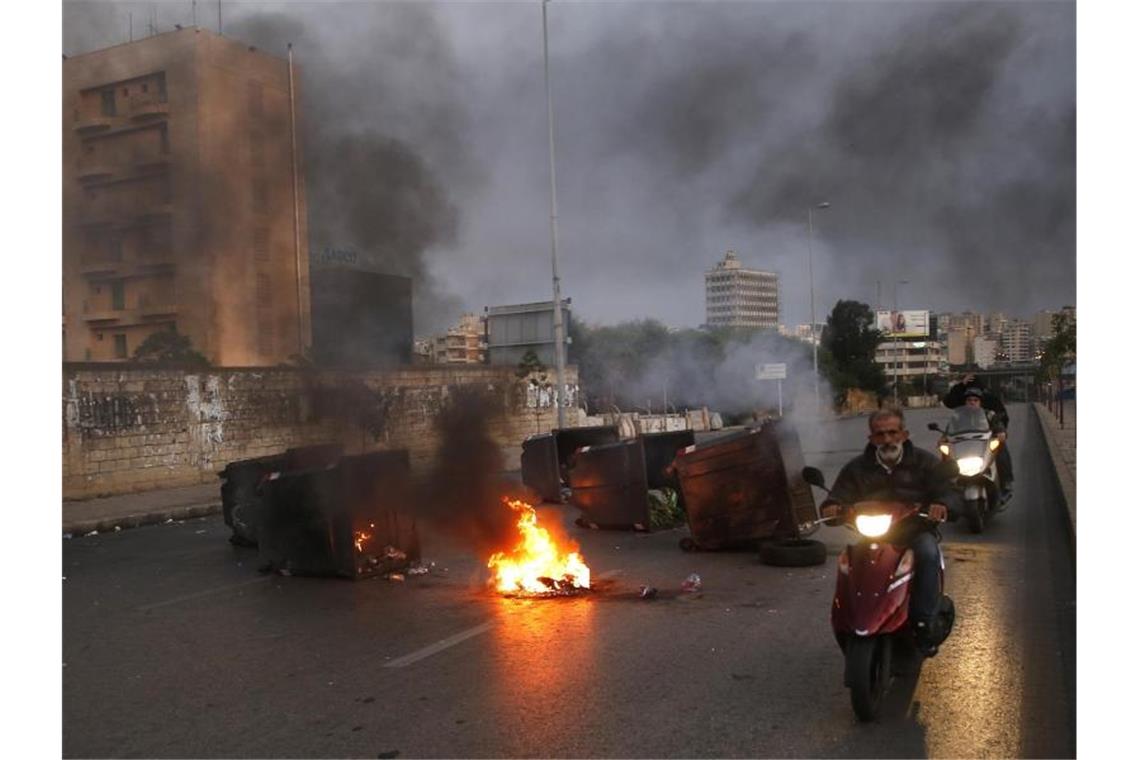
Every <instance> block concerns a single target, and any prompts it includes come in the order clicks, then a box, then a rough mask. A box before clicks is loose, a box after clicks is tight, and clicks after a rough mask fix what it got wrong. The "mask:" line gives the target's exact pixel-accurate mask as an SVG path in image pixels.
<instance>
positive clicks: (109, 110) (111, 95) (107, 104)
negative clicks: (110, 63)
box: [101, 89, 115, 116]
mask: <svg viewBox="0 0 1140 760" xmlns="http://www.w3.org/2000/svg"><path fill="white" fill-rule="evenodd" d="M101 94H102V96H103V115H104V116H114V115H115V91H114V90H113V89H111V90H103V92H102V93H101Z"/></svg>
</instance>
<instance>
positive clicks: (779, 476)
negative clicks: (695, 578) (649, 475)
mask: <svg viewBox="0 0 1140 760" xmlns="http://www.w3.org/2000/svg"><path fill="white" fill-rule="evenodd" d="M802 468H803V454H802V452H801V449H800V442H799V436H798V435H797V434H796V431H795V428H794V427H793V426H792V425H791V424H789V423H787V422H784V421H782V420H766V421H764V422H763V423H761V424H760V425H758V426H756V427H752V428H749V429H747V430H745V431H742V432H740V433H738V434H735V435H730V436H726V437H723V438H719V439H717V440H715V441H710V442H708V443H704V444H697V445H694V446H690V447H688V448H686V449H685V450H683V451H682V452H681V453H679V454H678V455H677V457H676V459H674V461H673V470H674V471H675V472H676V475H677V480H678V482H679V484H680V488H681V493H682V494H683V495H684V500H685V511H686V515H687V517H688V522H689V532H690V534H691V537H690V538H685V539H682V541H681V548H683V549H685V550H687V551H692V550H717V549H732V548H743V547H749V548H751V547H756V546H758V547H760V550H761V559H763V560H765V561H767V562H769V563H770V564H782V565H805V564H820V563H822V562H823V561H824V560H825V559H826V547H825V546H824V545H823V544H822V543H820V542H818V541H807V540H805V539H804V536H806V535H807V534H808V533H810V532H811V531H812V530H813V529H814V521H815V519H816V516H817V513H816V507H815V500H814V498H813V496H812V492H811V488H810V486H808V484H807V483H805V482H804V480H803V477H802V476H801V475H800V471H801V470H802Z"/></svg>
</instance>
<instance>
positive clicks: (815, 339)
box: [808, 201, 831, 417]
mask: <svg viewBox="0 0 1140 760" xmlns="http://www.w3.org/2000/svg"><path fill="white" fill-rule="evenodd" d="M826 208H831V204H830V203H828V202H827V201H823V202H822V203H817V204H816V205H815V206H814V207H812V206H808V298H809V299H810V312H809V314H808V318H809V319H810V320H811V366H812V373H813V375H814V377H815V415H816V416H817V417H818V416H819V336H818V335H816V332H815V272H814V270H813V264H812V238H813V237H814V236H815V228H814V226H813V224H812V218H811V215H812V211H813V210H814V209H826Z"/></svg>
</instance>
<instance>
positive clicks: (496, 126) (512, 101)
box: [63, 0, 1076, 334]
mask: <svg viewBox="0 0 1140 760" xmlns="http://www.w3.org/2000/svg"><path fill="white" fill-rule="evenodd" d="M221 11H222V26H223V29H222V31H223V33H224V34H226V35H227V36H233V37H235V38H238V39H241V40H242V41H248V42H251V43H253V44H256V45H258V46H259V47H260V48H261V49H263V50H266V51H268V52H273V53H277V54H280V55H284V54H285V50H286V43H287V42H290V41H291V42H293V43H294V51H295V60H296V62H297V63H298V65H299V66H300V67H301V70H302V80H301V81H302V85H303V90H302V98H303V101H302V108H303V119H304V129H305V133H304V134H305V150H306V168H307V172H308V177H307V181H308V184H309V197H310V209H309V212H310V229H311V230H312V240H311V245H312V251H313V254H314V255H316V254H317V253H319V251H320V249H321V248H323V247H325V246H335V247H343V248H354V249H356V250H357V251H358V252H359V254H360V255H361V256H362V257H365V258H366V259H367V260H368V261H369V262H370V263H371V264H372V265H374V266H375V267H377V268H379V269H382V270H385V271H391V272H395V273H400V274H407V275H411V276H414V277H415V278H416V281H417V285H416V298H417V315H416V316H417V324H416V332H417V333H419V334H422V333H424V332H426V331H428V330H432V329H439V328H441V327H443V326H445V325H446V324H447V323H450V322H453V321H454V320H455V318H457V317H458V315H459V314H460V313H461V312H462V311H464V310H467V311H482V309H483V307H484V306H487V305H495V304H503V303H517V302H525V301H537V300H547V299H549V298H550V295H551V283H550V275H551V267H550V205H549V204H550V184H549V183H550V174H549V158H548V153H547V146H548V143H547V140H548V136H547V121H546V99H545V91H544V88H543V59H542V11H541V5H540V3H538V2H536V1H533V0H524V1H521V2H513V3H483V2H465V3H447V4H434V3H426V2H421V3H414V4H412V3H390V2H355V3H340V2H319V3H313V2H276V3H271V2H257V3H254V2H241V3H239V2H225V3H223V4H222V6H221ZM195 12H196V14H197V21H198V24H199V25H201V26H204V27H207V28H210V29H214V30H216V29H217V25H218V4H217V3H216V2H198V3H197V4H196V9H195V8H194V4H192V3H191V2H190V1H189V0H187V1H186V2H181V1H178V2H161V3H148V2H129V3H112V2H93V1H92V0H82V1H72V2H67V3H65V4H64V15H63V20H64V24H63V50H64V52H65V53H67V54H69V55H74V54H77V53H81V52H85V51H88V50H92V49H97V48H100V47H105V46H108V45H111V44H117V43H120V42H125V41H126V39H127V34H128V23H133V28H134V35H135V37H136V39H137V38H138V37H140V36H142V35H145V34H147V33H149V27H150V25H151V24H152V22H153V21H154V20H155V19H156V20H157V28H158V30H159V31H168V30H170V29H172V28H173V25H174V24H175V23H179V24H183V25H188V24H190V23H191V21H192V15H193V14H194V13H195ZM548 12H549V39H550V59H551V60H550V65H551V85H552V91H553V99H554V114H555V133H556V135H555V137H556V146H555V158H556V162H557V167H556V168H557V180H558V186H557V192H558V213H559V220H558V230H559V246H558V256H559V266H560V270H561V275H562V292H563V295H564V296H569V297H571V298H572V299H573V301H574V311H575V313H576V315H577V316H578V317H580V318H582V319H585V320H586V321H587V322H591V323H594V324H603V323H614V322H618V321H622V320H626V319H633V318H642V317H651V318H655V319H659V320H661V321H663V322H665V323H666V324H669V325H672V326H678V327H683V326H692V327H695V326H697V325H699V324H700V323H702V322H703V321H704V279H703V273H704V271H705V270H707V269H709V268H710V267H712V266H713V265H714V264H715V263H716V261H718V260H719V259H720V258H721V257H723V255H724V252H725V250H727V249H730V248H731V249H733V250H735V251H736V252H737V255H738V256H739V258H740V259H741V261H742V262H743V263H744V265H745V266H750V267H755V268H760V269H767V270H772V271H776V272H778V273H779V274H780V276H781V289H782V293H781V312H782V314H781V317H782V320H783V321H784V322H785V323H788V324H795V323H798V322H806V321H807V318H808V276H807V259H808V231H807V210H808V208H809V207H810V206H813V205H814V204H816V203H819V202H821V201H828V202H830V203H831V208H829V209H827V210H825V211H822V212H818V213H817V214H816V215H815V236H814V254H815V255H814V262H815V291H816V314H817V318H819V319H823V318H824V317H825V316H826V314H827V312H828V311H829V310H830V308H831V306H832V305H834V303H835V301H836V300H838V299H841V298H854V299H858V300H861V301H864V302H867V303H869V304H872V305H875V302H876V298H877V297H880V296H879V295H878V294H880V293H881V301H882V304H883V305H884V306H885V307H888V308H889V307H890V306H891V305H892V304H893V302H894V297H895V290H896V285H895V283H896V282H898V281H900V280H905V281H907V284H905V285H901V286H898V287H897V291H898V293H897V296H898V305H899V307H900V308H904V309H925V308H929V309H933V310H936V311H943V310H964V309H973V310H980V311H1003V312H1005V313H1007V314H1008V315H1011V316H1030V315H1031V314H1033V313H1034V312H1036V311H1038V310H1040V309H1056V308H1058V307H1060V306H1062V305H1065V304H1071V303H1074V302H1075V298H1076V285H1075V277H1076V239H1075V191H1076V166H1075V152H1076V151H1075V148H1076V146H1075V136H1076V92H1075V89H1076V84H1075V82H1076V80H1075V77H1076V72H1075V68H1076V66H1075V53H1076V51H1075V7H1074V4H1073V3H1071V2H1047V3H1046V2H1012V3H963V2H953V3H940V2H876V3H871V2H831V3H823V2H821V3H815V2H795V3H779V2H765V3H760V2H756V3H753V2H731V3H730V2H701V3H681V2H658V3H648V2H642V3H633V2H624V3H602V2H593V3H586V2H574V1H573V0H556V1H555V2H553V3H552V4H551V5H550V6H549V9H548ZM128 14H131V16H130V17H129V16H128ZM880 283H881V285H880Z"/></svg>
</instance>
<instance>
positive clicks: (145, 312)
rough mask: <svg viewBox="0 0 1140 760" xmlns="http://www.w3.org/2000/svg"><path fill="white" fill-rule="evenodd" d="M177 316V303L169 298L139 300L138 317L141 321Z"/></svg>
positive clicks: (144, 298) (151, 297)
mask: <svg viewBox="0 0 1140 760" xmlns="http://www.w3.org/2000/svg"><path fill="white" fill-rule="evenodd" d="M177 314H178V303H177V302H176V301H175V300H174V299H173V298H170V297H155V296H150V297H143V298H140V299H139V308H138V315H139V316H140V317H142V318H143V319H154V318H155V317H173V316H175V315H177Z"/></svg>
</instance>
